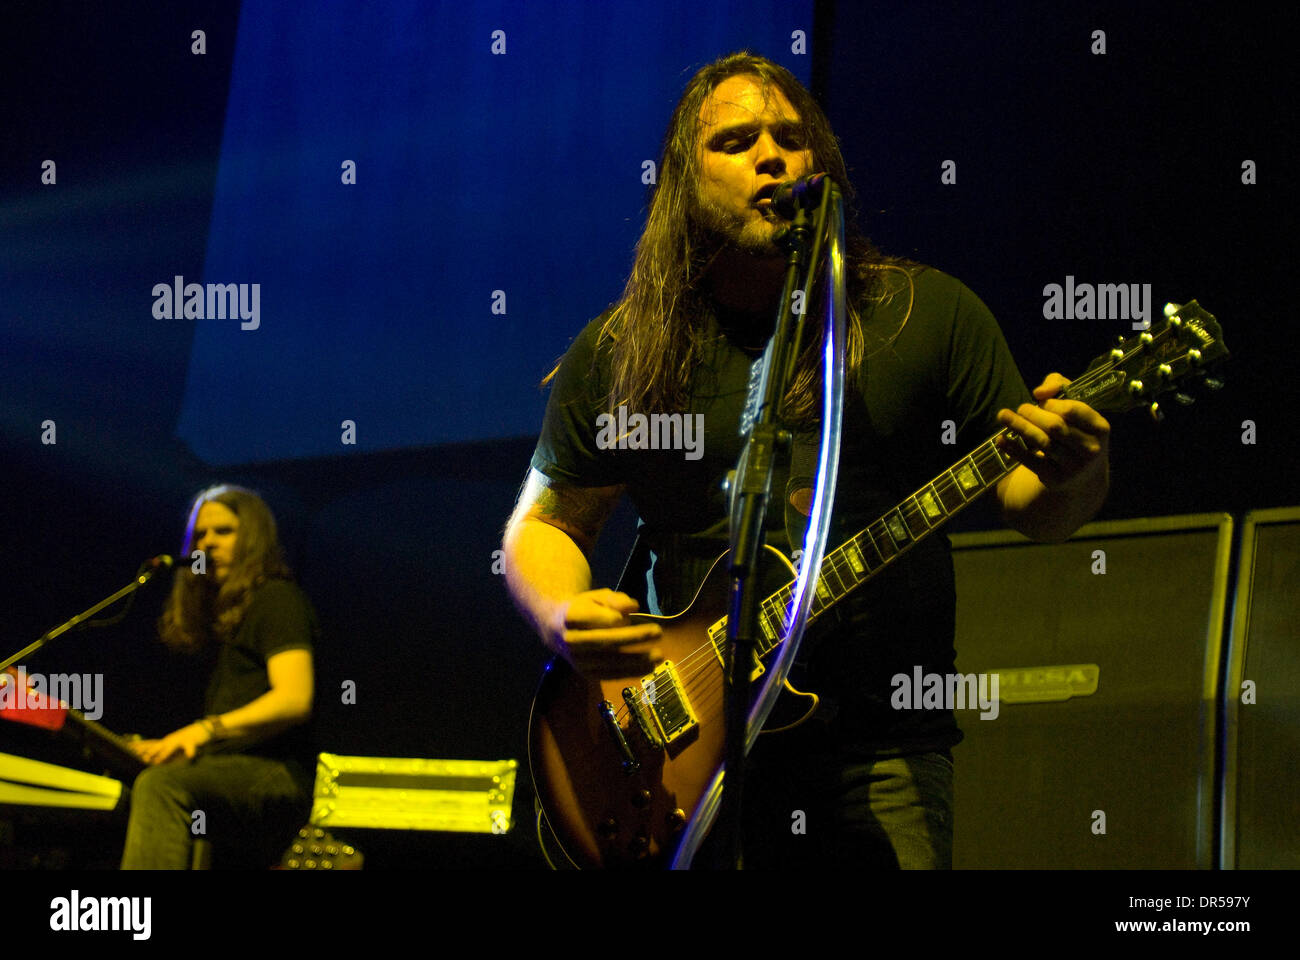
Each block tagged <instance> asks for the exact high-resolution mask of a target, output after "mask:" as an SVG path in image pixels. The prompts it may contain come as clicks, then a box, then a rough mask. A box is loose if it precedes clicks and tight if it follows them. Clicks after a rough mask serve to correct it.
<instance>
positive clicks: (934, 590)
mask: <svg viewBox="0 0 1300 960" xmlns="http://www.w3.org/2000/svg"><path fill="white" fill-rule="evenodd" d="M909 278H910V282H909ZM859 309H860V310H861V312H862V315H863V322H864V326H865V328H866V329H867V330H868V332H869V335H868V346H869V349H871V350H873V351H874V352H872V353H871V354H870V355H869V357H868V359H867V361H866V362H865V363H864V364H863V369H862V371H860V374H859V376H858V378H857V381H856V383H852V384H850V385H849V389H847V390H846V396H845V409H844V431H843V438H842V441H841V453H840V472H839V483H838V487H837V491H836V502H835V516H834V518H833V521H832V537H831V545H832V546H833V545H834V544H836V543H839V542H841V541H842V540H844V539H846V538H847V537H849V536H852V535H853V534H855V533H857V532H858V531H859V530H861V529H862V528H864V527H866V526H867V525H868V524H869V523H871V522H873V521H875V520H876V519H877V518H879V517H880V516H881V515H882V514H884V513H885V512H886V511H887V510H889V509H890V508H892V507H894V506H895V505H897V504H898V503H899V501H901V500H902V499H903V498H904V497H907V496H908V495H910V494H911V493H912V492H913V491H914V490H916V489H917V488H918V487H920V486H921V485H922V484H923V483H925V482H927V481H929V480H931V479H932V478H933V477H934V476H935V475H937V474H938V473H939V472H940V471H942V470H944V469H946V468H947V467H949V466H951V465H952V464H953V463H955V462H956V461H957V460H958V459H960V458H961V457H962V456H964V455H966V454H967V453H969V452H970V451H971V450H972V449H973V448H974V447H975V446H977V445H978V444H980V443H982V442H983V441H984V440H987V439H988V437H989V436H991V435H992V434H994V433H996V432H997V430H998V429H999V424H998V423H997V419H996V414H997V411H998V410H999V409H1001V408H1003V407H1009V408H1011V409H1015V408H1016V407H1017V406H1018V405H1019V404H1021V403H1026V402H1033V399H1032V396H1031V394H1030V393H1029V390H1028V389H1027V388H1026V386H1025V383H1024V380H1023V379H1022V378H1021V376H1020V373H1019V371H1018V370H1017V369H1016V365H1015V362H1014V360H1013V359H1012V357H1011V354H1010V351H1009V350H1008V348H1007V345H1006V341H1005V339H1004V338H1003V336H1002V332H1001V331H1000V330H999V329H998V326H997V322H996V321H995V320H994V319H993V316H992V314H991V313H990V312H989V310H988V308H987V307H986V306H985V305H984V304H983V303H982V302H981V301H980V300H979V298H978V297H976V296H975V295H974V294H973V293H971V291H970V290H968V289H967V288H966V287H965V286H964V285H963V284H962V283H960V282H959V281H958V280H956V279H954V278H953V277H950V276H948V275H947V274H944V273H942V272H940V271H938V270H934V269H931V268H924V267H921V268H913V269H912V270H910V271H906V272H905V271H902V270H900V269H897V268H895V269H891V270H888V271H886V273H885V274H884V292H883V294H882V295H881V296H879V297H878V298H877V297H873V298H872V300H871V301H869V302H866V303H862V304H859ZM604 320H605V316H602V317H599V318H597V319H596V320H594V321H593V322H592V323H590V324H588V325H587V327H586V328H585V329H584V330H583V331H582V333H581V334H580V335H579V336H578V337H577V339H576V340H575V341H574V342H573V344H572V345H571V347H570V348H569V350H568V352H567V353H566V354H565V356H564V359H563V361H562V362H561V365H560V369H559V372H558V374H557V376H556V379H555V382H554V386H553V388H552V391H551V396H550V399H549V402H548V404H547V409H546V416H545V420H544V423H543V427H542V433H541V437H540V439H539V440H538V444H537V449H536V451H535V452H534V454H533V459H532V466H533V467H534V468H535V469H537V470H538V471H540V472H541V473H543V474H545V475H546V476H548V477H551V478H553V479H557V480H563V481H566V482H569V483H572V484H575V485H577V486H610V485H614V484H626V485H627V490H628V494H629V495H630V496H631V498H632V500H633V503H634V504H635V506H636V509H637V511H638V514H639V516H640V519H641V523H642V525H643V526H642V532H643V534H644V535H645V536H646V538H647V540H648V541H649V543H650V544H651V546H652V550H653V552H652V556H651V561H650V566H649V569H647V570H645V571H644V579H645V589H644V591H641V592H642V598H643V599H645V600H647V601H648V605H649V609H650V610H651V611H652V612H657V613H677V612H679V611H680V610H681V609H682V608H683V607H684V606H685V605H686V604H687V603H688V602H689V600H690V598H691V596H692V595H693V593H694V590H695V587H696V586H698V584H699V582H700V579H701V578H702V577H703V575H704V573H705V572H706V571H707V569H708V566H709V564H710V563H711V562H712V560H713V559H714V558H716V557H717V556H718V554H720V553H721V552H722V551H724V550H725V549H726V548H727V545H728V540H727V510H726V500H725V496H724V494H723V492H722V480H723V478H724V477H725V476H726V473H727V471H729V470H731V469H732V468H733V467H734V466H735V462H736V459H737V457H738V456H739V453H740V449H741V437H740V436H739V433H738V424H739V419H740V415H741V411H742V408H743V406H744V402H745V397H746V394H747V390H748V383H749V376H750V370H751V367H752V365H753V363H754V360H755V359H756V358H757V357H758V356H759V353H760V348H761V346H762V344H761V343H754V342H747V341H753V340H754V338H753V336H752V334H748V333H747V332H745V330H744V329H743V328H741V327H738V326H734V325H732V324H730V323H729V322H728V320H727V318H726V317H723V318H721V319H718V318H716V317H711V318H708V319H707V324H708V325H707V328H706V329H707V330H708V332H709V335H710V340H709V345H708V347H707V348H706V350H705V351H704V355H703V356H702V357H701V360H700V363H699V364H698V366H697V368H696V370H695V371H694V375H693V378H692V396H691V400H690V404H689V408H688V410H687V411H686V415H689V416H692V417H694V416H697V415H698V416H702V418H703V420H702V425H703V447H702V450H698V451H692V456H695V455H696V454H698V458H697V459H692V458H691V457H688V456H687V455H686V453H687V451H683V450H680V449H679V450H663V449H658V450H654V449H636V450H633V449H617V448H613V449H610V448H609V444H608V443H607V442H605V443H598V440H605V441H607V439H608V435H606V436H604V437H602V436H600V430H599V423H598V419H597V418H598V417H599V416H600V414H602V413H604V412H606V410H607V406H608V399H607V398H608V392H609V382H610V374H609V360H608V344H605V345H601V346H600V348H599V349H597V335H598V333H599V331H600V328H601V326H602V324H603V322H604ZM894 333H896V336H892V334H894ZM877 336H880V337H888V345H887V346H885V347H884V348H883V349H879V346H880V344H879V343H878V342H877V340H876V339H875V338H876V337H877ZM873 345H874V346H873ZM634 412H636V411H628V414H629V416H630V415H631V414H632V413H634ZM641 412H642V413H647V414H648V413H651V411H641ZM946 421H952V424H951V427H952V428H953V430H955V435H956V442H955V443H953V442H948V443H945V442H944V439H945V436H946V435H947V437H948V439H949V440H950V441H951V434H952V432H953V430H948V429H947V427H948V426H949V425H948V424H947V423H946ZM784 491H786V480H785V478H783V477H778V479H777V482H776V483H775V484H774V487H773V494H774V495H773V497H772V500H771V508H770V510H769V513H768V517H767V529H768V542H769V543H770V544H772V545H773V546H775V547H777V548H778V549H782V550H784V551H787V552H788V548H789V538H788V536H787V533H786V516H785V514H786V511H785V502H784V501H785V498H784V496H783V492H784ZM795 535H796V536H797V535H799V534H798V532H796V534H795ZM779 582H781V581H780V580H778V583H779ZM630 592H633V593H634V594H635V593H636V592H637V591H636V590H635V589H634V590H632V591H630ZM954 607H955V588H954V585H953V573H952V560H951V556H950V545H949V542H948V539H947V537H946V536H945V535H943V534H942V532H939V533H936V534H934V535H932V536H930V537H929V538H928V539H926V540H923V541H921V542H920V543H919V544H918V545H917V546H916V547H915V548H914V549H913V550H912V551H911V552H910V553H908V554H906V555H905V556H903V557H902V558H901V559H899V560H898V561H896V562H895V563H894V564H893V565H891V566H890V567H888V568H886V569H885V570H883V571H882V572H881V573H879V574H878V575H877V576H876V577H875V578H873V579H872V580H871V581H870V582H869V583H867V584H866V585H865V586H864V587H862V588H861V589H859V590H858V591H857V592H856V593H855V594H853V595H851V596H850V597H849V598H847V599H846V600H845V601H844V602H843V603H841V604H839V605H838V606H837V607H834V608H832V610H831V611H830V613H829V614H828V615H827V616H826V617H825V618H824V621H819V623H818V624H817V625H816V626H815V627H814V628H813V629H810V630H809V632H808V635H807V637H806V639H805V641H804V647H803V648H802V649H801V652H800V658H801V660H803V661H805V662H806V664H807V669H808V673H807V675H806V678H805V681H806V685H805V689H812V690H815V691H816V692H818V693H819V694H821V695H822V696H823V698H824V700H825V701H826V706H825V707H824V708H823V709H822V710H820V711H819V714H820V715H821V716H822V718H823V719H824V720H828V721H831V722H833V723H834V725H835V729H836V732H837V735H839V736H840V737H842V738H843V739H845V740H847V741H848V742H850V743H852V744H853V745H854V746H855V747H857V748H861V749H862V750H864V751H873V752H880V753H900V752H917V751H921V750H930V749H943V748H946V747H949V746H951V745H952V744H954V743H956V742H957V741H958V740H960V739H961V734H960V733H959V732H958V731H957V728H956V724H955V723H954V721H953V717H952V713H951V712H950V711H931V710H925V711H897V710H894V709H893V708H892V707H891V706H890V696H891V694H892V692H893V686H892V685H891V683H890V681H891V678H892V677H893V676H894V675H895V674H899V673H904V674H907V675H908V676H909V677H910V676H911V675H912V672H913V669H914V668H915V667H916V666H920V667H921V669H922V671H923V673H939V674H948V673H952V672H953V671H954V665H953V660H954V651H953V630H954V626H953V621H954ZM724 612H725V611H721V610H720V611H718V615H719V616H721V615H722V614H723V613H724Z"/></svg>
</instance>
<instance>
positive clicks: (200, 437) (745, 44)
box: [158, 0, 812, 465]
mask: <svg viewBox="0 0 1300 960" xmlns="http://www.w3.org/2000/svg"><path fill="white" fill-rule="evenodd" d="M497 31H501V32H500V33H497ZM795 31H803V33H804V35H805V36H806V42H805V49H806V50H807V51H808V53H804V54H796V53H792V45H793V44H794V43H795V42H796V40H797V38H796V39H792V34H794V32H795ZM811 40H812V4H811V2H801V3H784V2H768V3H752V2H745V3H720V4H710V5H707V6H704V7H701V6H700V5H699V4H697V3H690V2H686V0H673V2H667V3H655V4H646V3H639V2H628V0H623V2H617V3H600V4H588V3H528V4H495V5H493V4H479V5H476V6H475V7H474V8H472V9H466V8H464V7H463V6H462V5H460V4H458V3H436V4H429V3H417V2H406V3H393V4H385V5H383V7H382V8H374V7H369V6H366V5H363V4H356V5H354V6H353V7H352V8H351V9H349V10H347V11H346V12H339V10H338V8H337V7H334V8H331V14H330V16H328V17H321V16H320V15H319V14H318V13H314V12H312V11H309V10H307V9H299V8H295V7H290V6H286V5H282V4H276V3H273V2H269V0H261V2H246V3H244V5H243V8H242V12H241V15H240V20H239V30H238V40H237V46H236V50H235V56H234V67H233V72H232V77H231V81H230V93H229V100H228V104H227V113H226V123H225V129H224V135H223V142H222V147H221V159H220V166H219V172H218V176H217V184H216V194H215V200H214V204H213V214H212V224H211V233H210V237H209V242H208V248H207V256H206V264H205V270H204V276H203V277H202V278H198V277H186V278H185V281H186V283H189V282H205V283H248V284H252V283H257V284H259V285H260V286H259V293H260V301H259V302H260V315H259V318H258V319H259V326H258V328H257V329H256V330H242V329H241V324H240V322H239V321H238V320H236V319H212V318H205V319H202V320H200V321H199V322H198V323H197V324H196V326H195V333H194V342H193V349H192V355H191V358H190V365H189V375H188V380H187V385H186V390H185V395H184V399H183V402H182V409H181V416H180V420H179V427H178V429H179V433H180V435H181V437H182V438H183V439H184V440H185V441H187V443H188V444H189V445H190V447H191V448H192V449H193V450H194V451H195V452H196V453H197V454H198V455H199V456H200V457H201V458H202V459H203V460H205V461H207V462H208V463H211V464H215V465H221V464H232V463H241V462H249V461H257V460H265V459H273V458H284V457H307V456H317V455H323V454H337V453H342V452H345V451H346V450H348V449H365V450H383V449H392V448H398V447H405V446H412V445H430V444H442V443H449V442H460V441H470V440H480V439H486V438H491V437H500V436H511V435H515V436H518V435H526V434H532V433H535V432H536V430H537V428H538V426H539V424H540V420H541V413H542V409H543V406H544V401H545V395H544V393H543V392H541V391H540V390H539V389H538V382H539V380H540V379H541V378H542V377H543V376H544V375H545V374H546V373H547V372H548V371H549V370H550V368H551V366H552V365H553V363H554V361H555V359H556V358H557V357H558V356H559V355H560V354H561V353H562V352H563V351H564V349H565V347H566V346H567V344H568V342H569V340H570V339H571V338H572V337H573V336H574V335H575V334H576V333H577V332H578V330H580V329H581V327H582V325H583V324H584V323H585V322H586V321H587V320H589V319H590V318H591V317H593V316H595V315H596V314H598V313H599V312H600V311H601V310H603V309H604V307H605V306H606V305H607V304H609V303H610V302H611V301H612V300H614V299H615V298H616V297H617V296H618V295H619V292H620V289H621V284H622V280H623V278H624V277H625V276H626V273H627V270H628V267H629V266H630V263H631V253H632V248H633V245H634V244H635V242H636V238H637V236H638V234H639V233H640V229H641V226H642V223H643V220H644V213H645V203H646V199H647V191H648V186H647V184H646V183H645V182H643V180H644V179H645V166H644V164H645V163H646V161H650V160H653V161H655V162H657V161H658V155H659V147H660V140H661V137H662V133H663V129H664V126H665V124H666V122H667V119H668V116H669V113H670V112H671V109H672V107H673V104H674V103H675V102H676V100H677V98H678V97H679V96H680V94H681V90H682V87H683V85H684V84H685V82H686V80H687V79H688V77H689V76H690V74H691V73H692V72H693V71H694V69H695V68H696V67H698V66H700V65H702V64H703V63H706V62H708V61H709V60H712V59H714V58H715V57H716V56H718V54H719V52H720V51H728V50H734V49H740V48H749V49H752V50H754V51H755V52H758V53H762V54H764V55H767V56H770V57H772V58H773V59H775V60H778V61H779V62H781V63H783V64H785V65H786V66H788V67H789V68H790V69H791V70H792V71H793V72H794V73H795V75H796V76H798V77H799V78H800V80H801V81H803V82H804V83H805V84H807V83H808V82H809V80H810V74H811ZM494 46H495V48H496V51H498V52H494ZM503 48H504V53H502V52H499V51H501V50H502V49H503ZM347 161H352V162H353V163H355V180H356V182H355V184H354V185H351V184H345V183H344V182H343V179H344V174H345V170H344V166H343V165H344V164H345V162H347ZM158 281H159V282H168V283H170V282H171V281H172V277H171V276H165V277H159V278H158ZM344 420H351V421H354V422H355V424H356V440H357V444H356V447H352V448H345V447H343V446H342V445H341V439H340V438H341V434H342V432H343V431H342V429H341V426H340V425H341V423H342V422H343V421H344Z"/></svg>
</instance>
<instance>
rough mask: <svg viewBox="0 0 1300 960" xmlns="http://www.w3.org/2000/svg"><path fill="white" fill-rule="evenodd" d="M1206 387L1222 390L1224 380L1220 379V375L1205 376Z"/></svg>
mask: <svg viewBox="0 0 1300 960" xmlns="http://www.w3.org/2000/svg"><path fill="white" fill-rule="evenodd" d="M1205 388H1206V389H1207V390H1222V389H1223V381H1222V380H1220V379H1219V378H1218V377H1206V378H1205Z"/></svg>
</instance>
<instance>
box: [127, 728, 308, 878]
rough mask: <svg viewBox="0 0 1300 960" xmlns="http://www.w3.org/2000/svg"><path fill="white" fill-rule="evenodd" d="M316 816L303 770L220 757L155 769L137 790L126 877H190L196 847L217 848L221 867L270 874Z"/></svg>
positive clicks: (133, 794) (241, 757) (280, 763)
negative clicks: (132, 873) (161, 873)
mask: <svg viewBox="0 0 1300 960" xmlns="http://www.w3.org/2000/svg"><path fill="white" fill-rule="evenodd" d="M310 813H311V792H310V788H309V782H308V781H307V780H306V778H305V772H304V771H303V770H302V769H301V768H299V767H298V766H297V764H291V763H286V762H284V761H281V760H272V759H268V758H266V757H252V756H245V755H242V754H213V755H210V756H201V757H198V758H197V759H195V760H179V761H172V762H170V763H164V764H161V765H159V766H156V767H149V768H148V769H147V770H145V771H143V772H142V773H141V774H140V775H139V776H138V777H136V779H135V784H134V785H133V786H132V788H131V819H130V821H129V823H128V824H127V830H126V847H125V850H124V851H123V853H122V869H123V870H188V869H190V864H191V860H192V857H193V853H194V842H195V841H196V840H208V841H210V842H211V844H212V861H213V863H212V865H213V866H214V867H217V868H222V869H230V868H235V869H265V868H267V867H269V866H272V865H273V864H274V863H276V862H277V861H278V860H279V858H280V855H281V854H282V853H283V852H284V850H285V848H286V847H287V846H288V845H289V842H290V841H291V840H292V838H293V835H294V833H295V831H297V830H298V828H299V827H301V826H302V825H303V824H305V823H306V822H307V818H308V816H309V815H310Z"/></svg>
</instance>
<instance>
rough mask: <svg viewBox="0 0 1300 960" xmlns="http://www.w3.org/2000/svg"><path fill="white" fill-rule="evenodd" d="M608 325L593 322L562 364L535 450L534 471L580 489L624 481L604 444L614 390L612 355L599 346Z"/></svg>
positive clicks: (600, 318)
mask: <svg viewBox="0 0 1300 960" xmlns="http://www.w3.org/2000/svg"><path fill="white" fill-rule="evenodd" d="M603 322H604V317H599V318H597V319H596V320H594V321H592V322H591V323H589V324H588V325H587V327H586V329H584V330H583V331H582V333H581V334H579V335H578V337H577V339H575V340H574V341H573V344H572V345H571V346H570V347H569V349H568V351H567V352H566V353H565V354H564V357H563V359H562V360H561V361H560V367H559V370H558V372H557V373H556V375H555V379H554V380H552V381H551V394H550V396H549V397H548V398H547V401H546V415H545V417H544V418H543V420H542V432H541V435H540V437H539V438H538V440H537V448H536V449H535V450H534V451H533V459H532V467H533V469H534V470H537V471H538V472H539V473H542V474H545V475H546V476H548V477H550V478H551V479H553V480H563V481H565V482H567V483H571V484H573V485H575V486H579V487H607V486H614V485H615V484H620V483H623V482H624V481H625V478H624V477H623V475H622V472H621V469H620V466H621V464H620V463H619V461H618V457H617V456H616V451H615V450H614V449H613V448H612V447H611V446H610V445H604V446H602V444H601V443H600V442H599V439H600V436H601V428H602V426H604V423H603V422H602V421H601V420H600V418H601V415H602V413H604V411H605V408H606V406H607V397H608V390H609V387H608V383H609V377H608V366H607V364H606V363H605V362H604V358H605V356H607V355H602V354H601V352H600V351H598V349H597V346H596V341H597V339H598V336H599V333H600V328H601V326H602V324H603ZM608 432H609V430H608V428H606V433H608Z"/></svg>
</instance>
